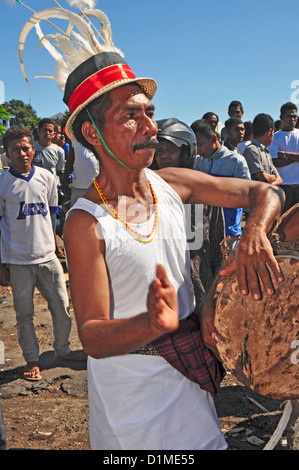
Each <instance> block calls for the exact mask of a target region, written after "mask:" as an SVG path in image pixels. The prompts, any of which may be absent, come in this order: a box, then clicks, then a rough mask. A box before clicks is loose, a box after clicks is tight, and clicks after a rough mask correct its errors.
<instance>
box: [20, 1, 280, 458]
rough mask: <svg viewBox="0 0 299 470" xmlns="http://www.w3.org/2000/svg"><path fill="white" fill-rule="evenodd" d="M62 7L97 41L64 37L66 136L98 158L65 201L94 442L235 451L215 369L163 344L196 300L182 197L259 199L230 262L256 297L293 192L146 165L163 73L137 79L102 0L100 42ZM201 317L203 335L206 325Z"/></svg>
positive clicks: (203, 351) (108, 446) (267, 285)
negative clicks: (183, 365) (272, 238)
mask: <svg viewBox="0 0 299 470" xmlns="http://www.w3.org/2000/svg"><path fill="white" fill-rule="evenodd" d="M53 10H54V11H49V12H48V14H49V15H51V18H52V17H53V13H54V16H55V9H53ZM63 15H64V16H65V17H70V22H72V23H74V22H75V20H76V24H78V25H79V27H80V28H81V26H82V28H81V29H83V26H84V38H86V34H85V32H86V31H88V34H89V35H90V37H92V45H94V44H95V45H96V48H94V49H92V48H89V49H88V51H86V47H85V48H84V50H80V52H82V54H85V57H84V59H83V60H82V63H80V65H78V64H77V63H76V64H74V63H73V59H72V57H73V55H71V56H69V55H68V53H69V51H70V47H65V48H64V46H63V43H64V44H65V43H66V42H67V39H66V40H64V41H61V44H59V45H60V46H62V49H64V51H63V53H64V54H66V55H68V57H67V60H57V63H56V71H57V73H56V76H55V79H57V82H58V81H59V83H60V87H61V88H62V89H64V102H65V103H66V104H67V105H68V107H69V109H70V112H71V115H70V118H69V120H68V122H67V125H66V134H67V135H68V136H69V138H70V139H72V140H74V141H79V142H80V143H81V144H82V145H84V146H85V147H87V148H89V149H90V150H91V151H93V152H94V154H95V155H96V156H97V157H98V158H99V162H100V173H99V175H98V176H97V177H96V178H95V179H94V184H93V185H92V186H91V187H90V188H89V189H88V191H87V192H86V193H85V194H84V197H81V198H79V199H78V200H77V202H76V203H75V205H74V206H73V207H72V208H71V210H70V211H69V213H68V214H69V215H68V218H67V220H66V223H65V232H64V242H65V246H66V250H67V259H68V269H69V276H70V287H71V295H72V301H73V305H74V310H75V315H76V320H77V325H78V331H79V335H80V339H81V342H82V344H83V345H84V349H85V348H86V352H87V353H88V355H89V358H88V394H89V406H90V444H91V448H92V449H105V450H112V449H113V450H120V449H121V450H124V449H129V450H132V449H134V450H135V449H143V450H196V449H211V450H212V449H215V450H216V449H225V448H226V447H227V445H226V442H225V439H224V437H223V435H222V433H221V430H220V426H219V422H218V418H217V415H216V410H215V404H214V401H213V395H212V392H210V391H209V390H210V387H209V385H210V383H211V382H213V381H214V379H215V377H214V376H213V377H212V380H209V379H208V374H207V380H206V381H205V380H203V381H202V380H200V383H199V382H198V381H197V380H196V378H194V380H193V379H191V378H188V376H187V375H185V374H184V373H182V372H180V370H179V369H178V368H176V367H175V365H171V364H170V362H169V361H168V360H166V359H165V358H164V356H163V351H162V349H163V348H161V344H157V342H159V340H162V342H164V341H166V340H167V341H168V343H169V344H170V346H169V347H168V346H167V349H168V350H169V351H170V353H171V354H172V348H171V341H172V339H174V340H175V341H176V338H175V336H176V332H177V331H180V330H181V329H184V327H185V326H186V325H187V329H184V335H185V334H186V338H188V333H189V331H188V326H189V325H191V323H190V320H191V316H192V312H193V311H194V308H195V302H194V290H193V286H192V281H191V277H190V256H189V253H188V252H187V250H186V247H187V240H186V229H185V214H184V205H183V204H185V203H190V204H193V203H203V204H209V205H215V206H226V207H250V209H251V213H250V217H249V219H248V222H247V224H246V228H245V229H244V232H243V235H242V238H241V240H240V243H239V246H238V248H237V250H236V253H235V254H234V256H233V258H232V259H231V263H230V264H229V265H227V266H226V267H225V268H224V269H223V274H224V275H229V274H230V273H232V272H234V270H235V269H237V273H238V282H239V288H240V291H241V293H242V294H243V295H249V292H250V294H251V295H252V296H253V297H254V298H255V299H259V298H260V296H261V290H260V284H259V281H258V275H260V276H261V279H262V284H263V287H264V289H265V292H266V293H267V294H268V295H271V294H272V293H273V285H272V281H271V276H270V273H269V271H271V272H272V273H273V275H274V276H275V278H276V279H277V281H282V280H283V279H282V274H281V272H280V268H279V265H278V263H277V261H276V259H275V257H274V255H273V250H272V248H271V245H270V242H269V239H268V237H267V234H268V233H269V231H270V230H271V228H272V227H273V224H274V223H275V222H276V221H277V220H278V218H279V216H280V213H281V205H282V201H283V192H282V191H281V190H280V189H279V188H277V187H273V186H271V185H268V184H265V183H260V182H254V181H244V180H238V179H237V178H234V179H231V178H221V177H213V176H210V175H206V174H202V173H201V172H198V171H194V170H193V169H189V168H165V169H161V170H158V171H157V172H154V171H152V170H150V169H148V167H149V166H150V165H151V163H152V161H153V157H154V153H155V149H156V147H157V137H156V136H157V124H156V122H155V120H154V106H153V104H152V102H151V100H152V98H153V96H154V94H155V91H156V86H157V85H156V82H155V81H154V80H153V79H150V78H137V77H136V76H135V74H134V72H133V71H132V70H131V68H130V67H129V65H128V64H127V63H126V62H125V60H124V59H123V56H122V55H121V54H120V53H119V52H117V51H116V48H115V46H114V44H113V43H112V41H111V35H110V34H109V32H110V23H109V21H108V19H107V18H105V14H104V13H103V12H99V11H92V16H94V17H98V18H100V25H103V31H102V33H103V34H101V37H102V38H103V40H104V42H105V47H104V48H103V46H102V45H100V44H97V38H99V35H97V37H95V36H94V35H93V32H92V30H91V28H90V27H89V26H88V25H87V24H86V25H85V24H84V25H82V21H85V20H84V19H83V17H82V16H81V15H80V17H79V16H78V17H76V18H74V13H71V14H68V13H67V12H66V10H63ZM59 16H61V12H60V10H59ZM86 16H87V17H88V16H89V15H88V10H86ZM88 20H89V18H88ZM35 21H40V18H39V17H36V18H35ZM30 24H32V22H29V23H28V24H27V26H28V25H30ZM104 26H105V28H104ZM76 38H78V36H76ZM84 44H86V39H84ZM67 46H69V44H67ZM20 47H22V45H20ZM71 50H73V47H72V48H71ZM90 50H92V51H94V52H92V53H90ZM82 54H80V56H79V55H78V57H83V56H82ZM59 57H61V56H60V54H59ZM69 66H70V67H69ZM63 77H67V81H66V83H62V79H63ZM83 240H84V243H82V241H83ZM268 269H269V270H268ZM191 322H192V320H191ZM202 328H203V330H202V331H203V334H204V335H205V336H206V324H203V325H202ZM186 330H187V331H186ZM196 337H197V339H198V341H199V343H200V347H199V348H198V350H197V352H198V353H199V356H200V357H201V358H202V359H203V360H202V364H199V363H197V362H196V361H195V369H200V370H199V375H200V376H201V377H200V378H202V377H203V375H202V373H201V372H202V371H212V370H213V367H214V365H215V368H214V370H215V371H217V367H216V359H215V358H214V359H213V357H212V356H211V355H210V354H211V352H210V351H209V350H208V348H207V347H205V346H204V344H203V342H201V339H202V336H201V332H200V329H199V328H198V327H197V329H196ZM206 338H207V339H208V335H207V336H206ZM187 342H188V340H187ZM162 346H163V345H162ZM204 358H205V359H207V360H208V359H209V365H208V363H207V362H205V360H204ZM178 359H180V358H178ZM183 359H184V358H183ZM172 364H173V363H172ZM199 366H202V367H199ZM204 375H205V374H204ZM215 382H217V380H216V381H215ZM217 383H218V382H217ZM211 390H212V389H211Z"/></svg>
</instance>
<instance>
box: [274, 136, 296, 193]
mask: <svg viewBox="0 0 299 470" xmlns="http://www.w3.org/2000/svg"><path fill="white" fill-rule="evenodd" d="M268 149H269V150H270V154H271V157H272V158H273V160H274V159H275V158H278V157H277V153H278V152H279V151H282V152H296V153H299V129H294V130H293V131H289V132H286V131H278V132H275V134H274V136H273V140H272V143H271V145H269V147H268ZM277 170H278V173H279V174H280V176H281V178H282V181H283V183H282V184H286V185H291V184H299V162H294V163H291V164H290V165H286V166H281V167H279V168H277Z"/></svg>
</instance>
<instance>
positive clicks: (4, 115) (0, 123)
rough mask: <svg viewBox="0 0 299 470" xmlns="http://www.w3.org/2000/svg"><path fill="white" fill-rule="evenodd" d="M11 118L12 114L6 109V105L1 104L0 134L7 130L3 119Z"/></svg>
mask: <svg viewBox="0 0 299 470" xmlns="http://www.w3.org/2000/svg"><path fill="white" fill-rule="evenodd" d="M6 120H10V114H9V113H8V112H7V111H6V109H5V108H4V106H2V105H0V136H1V135H3V134H4V132H5V131H6V126H5V125H4V124H3V121H6Z"/></svg>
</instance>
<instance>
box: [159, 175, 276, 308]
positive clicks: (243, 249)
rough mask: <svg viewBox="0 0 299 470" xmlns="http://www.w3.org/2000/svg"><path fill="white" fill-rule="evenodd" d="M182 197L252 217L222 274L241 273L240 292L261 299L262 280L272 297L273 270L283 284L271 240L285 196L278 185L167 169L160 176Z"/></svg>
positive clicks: (239, 274)
mask: <svg viewBox="0 0 299 470" xmlns="http://www.w3.org/2000/svg"><path fill="white" fill-rule="evenodd" d="M157 173H158V174H159V175H160V176H161V177H162V178H163V179H165V181H167V182H168V183H169V184H170V185H171V186H172V187H173V189H174V190H175V191H176V192H177V193H178V194H179V195H180V197H181V199H182V201H183V203H187V204H188V203H190V204H191V203H203V204H208V205H212V206H217V207H235V208H237V207H243V208H249V209H250V216H249V218H248V221H247V223H246V226H245V228H244V229H243V234H242V237H241V240H240V242H239V245H238V248H237V250H236V253H235V255H234V257H233V258H231V259H230V261H231V264H230V265H229V266H227V267H225V268H224V269H223V270H222V275H223V276H229V275H231V274H232V273H233V272H234V271H236V273H237V277H238V284H239V289H240V292H241V293H242V294H243V295H247V294H248V293H249V291H251V295H252V297H253V298H254V299H256V300H258V299H260V297H261V295H262V290H261V286H260V279H259V278H261V282H262V284H263V286H264V289H265V291H266V292H267V293H268V294H272V293H273V292H274V289H273V284H272V279H271V276H270V273H269V269H268V268H270V270H271V271H272V272H273V274H274V276H275V278H276V280H277V281H278V282H281V281H282V280H283V277H282V273H281V270H280V268H279V264H278V262H277V260H276V258H275V257H274V254H273V250H272V247H271V244H270V241H269V238H268V235H269V233H270V232H271V230H273V228H274V226H275V224H276V223H277V221H278V220H279V217H280V215H281V210H282V207H283V204H284V193H283V191H282V190H281V189H280V188H279V187H278V186H276V185H269V184H266V183H261V182H257V181H250V180H244V179H239V178H221V177H212V176H210V175H206V174H203V173H201V172H199V171H194V170H188V169H185V168H179V169H177V168H167V169H163V170H159V171H158V172H157Z"/></svg>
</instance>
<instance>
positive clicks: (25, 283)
mask: <svg viewBox="0 0 299 470" xmlns="http://www.w3.org/2000/svg"><path fill="white" fill-rule="evenodd" d="M3 145H4V149H5V152H6V154H7V156H8V157H9V158H10V160H11V167H10V169H9V170H8V171H7V172H5V173H3V174H1V175H0V218H1V221H0V230H1V257H0V284H1V285H2V286H8V285H11V286H12V291H13V299H14V308H15V311H16V319H17V328H18V339H19V344H20V346H21V349H22V353H23V356H24V359H25V361H26V363H27V367H26V370H25V372H24V377H25V378H26V379H28V380H39V379H41V373H40V366H39V346H38V342H37V338H36V334H35V329H34V324H33V315H34V305H33V294H34V289H35V287H37V288H38V289H39V290H40V292H41V294H42V295H43V297H44V298H45V299H46V300H47V302H48V306H49V310H50V312H51V315H52V320H53V328H54V349H55V353H56V356H58V357H59V358H63V359H76V358H79V357H80V358H81V359H82V355H81V354H80V355H78V353H76V352H74V351H71V350H70V347H69V344H70V343H69V334H70V329H71V318H70V315H69V300H68V294H67V290H66V285H65V279H64V274H63V269H62V266H61V264H60V262H59V261H58V259H57V257H56V255H55V243H54V236H53V230H52V221H51V213H55V211H56V210H57V189H56V180H55V178H54V176H53V175H52V174H51V173H50V172H49V171H47V170H45V169H43V168H39V167H35V166H33V165H32V159H33V155H34V145H33V137H32V134H31V131H30V130H29V129H24V128H14V127H12V128H10V129H9V130H7V131H6V133H5V134H4V137H3Z"/></svg>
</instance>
